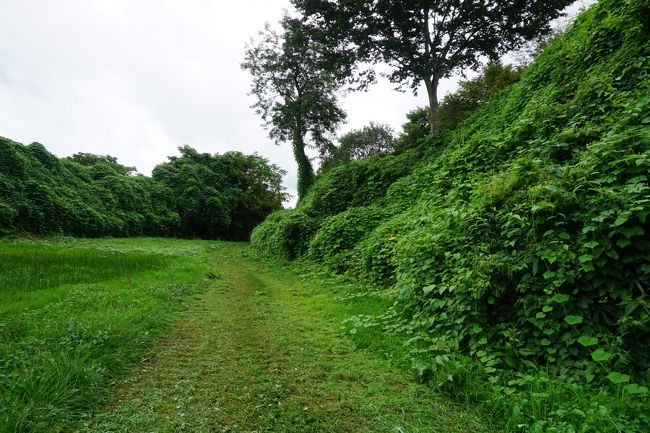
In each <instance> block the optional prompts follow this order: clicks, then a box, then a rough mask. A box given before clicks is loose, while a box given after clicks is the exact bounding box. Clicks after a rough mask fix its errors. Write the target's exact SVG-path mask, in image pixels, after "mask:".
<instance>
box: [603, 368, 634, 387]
mask: <svg viewBox="0 0 650 433" xmlns="http://www.w3.org/2000/svg"><path fill="white" fill-rule="evenodd" d="M607 379H608V380H609V381H610V382H612V383H614V384H616V385H620V384H621V383H627V382H629V381H630V376H628V375H627V374H623V373H619V372H618V371H613V372H611V373H609V374H608V375H607Z"/></svg>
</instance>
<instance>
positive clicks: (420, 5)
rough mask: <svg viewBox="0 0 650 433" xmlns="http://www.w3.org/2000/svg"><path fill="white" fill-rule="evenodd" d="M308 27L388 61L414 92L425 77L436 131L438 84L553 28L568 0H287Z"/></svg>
mask: <svg viewBox="0 0 650 433" xmlns="http://www.w3.org/2000/svg"><path fill="white" fill-rule="evenodd" d="M292 3H293V5H294V6H295V7H296V9H297V10H298V11H299V12H300V13H302V14H303V15H304V17H305V21H306V23H307V25H308V26H309V28H311V29H312V30H311V31H312V33H313V34H314V35H316V37H319V38H320V40H322V41H324V43H327V44H331V45H336V46H337V47H338V48H337V50H333V51H341V50H347V51H349V52H354V53H355V54H354V55H352V54H351V55H350V56H349V58H350V59H354V60H365V61H371V62H385V63H387V64H388V65H390V66H391V68H392V71H391V73H390V74H389V75H388V78H389V79H390V80H391V81H392V82H393V83H396V84H398V85H399V86H400V88H403V87H410V88H411V89H412V90H413V91H414V92H417V89H418V87H419V86H420V85H421V84H422V83H424V85H425V87H426V90H427V93H428V97H429V108H430V111H431V120H430V132H431V133H432V134H436V133H438V131H439V118H438V95H437V92H438V84H439V82H440V80H441V79H442V78H445V77H449V76H451V75H452V74H454V73H455V72H458V71H462V70H464V69H466V68H471V69H476V68H478V67H479V66H480V65H481V60H482V58H489V59H492V60H497V59H498V58H499V56H500V55H502V54H503V53H505V52H507V51H509V50H512V49H513V48H515V47H517V46H518V45H519V44H521V43H523V42H524V41H527V40H530V39H533V38H535V37H536V36H538V35H539V34H543V33H547V32H548V31H550V25H549V22H550V21H551V20H552V19H554V18H557V17H558V16H559V15H560V11H561V10H562V9H563V8H565V7H566V6H567V5H569V4H571V3H573V0H507V1H502V0H487V1H481V2H476V1H474V0H445V1H435V2H434V1H430V0H413V1H405V2H404V1H402V2H394V1H389V0H374V1H365V0H335V1H328V0H292Z"/></svg>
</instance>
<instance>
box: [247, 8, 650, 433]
mask: <svg viewBox="0 0 650 433" xmlns="http://www.w3.org/2000/svg"><path fill="white" fill-rule="evenodd" d="M649 36H650V1H648V0H624V1H621V0H616V1H615V0H602V1H600V3H599V4H597V5H595V6H593V7H591V8H590V9H588V10H587V11H586V12H584V13H583V14H582V15H581V16H580V17H579V18H578V19H577V21H576V23H575V24H574V25H573V26H572V27H571V28H570V29H569V30H568V31H567V32H566V33H564V34H563V35H561V36H559V37H558V38H556V39H555V40H554V41H553V42H552V43H551V44H550V45H549V46H548V47H547V48H546V49H545V50H544V51H543V52H542V53H541V54H540V55H539V56H538V57H537V59H536V60H535V61H534V63H533V64H532V65H531V66H530V67H528V68H527V69H526V70H525V71H524V72H523V74H522V78H521V80H520V81H519V82H518V83H516V84H514V85H512V86H510V87H509V88H507V89H506V90H505V91H503V92H501V93H500V94H499V96H498V97H497V98H495V99H494V100H493V101H492V102H491V103H490V104H489V105H488V106H487V107H485V108H483V109H481V110H480V111H478V112H476V113H475V114H474V115H473V116H472V117H470V118H469V119H468V120H466V121H465V122H463V123H462V124H461V125H460V126H459V127H458V128H456V129H455V130H454V131H452V132H450V133H446V134H443V135H442V136H439V137H434V138H428V139H424V140H423V141H422V142H421V143H420V145H419V146H418V147H417V148H416V149H411V150H408V151H406V152H403V153H401V154H395V155H389V156H379V157H374V158H370V159H367V160H362V161H353V162H351V163H349V164H346V165H343V166H340V167H337V168H336V169H333V170H331V171H329V172H327V173H326V174H325V175H323V176H321V177H320V178H319V179H318V181H317V183H316V184H315V185H314V187H313V188H312V190H311V191H310V193H309V195H308V196H307V197H306V198H305V199H304V200H302V201H301V202H300V203H299V205H298V207H297V209H295V210H290V211H282V212H281V213H276V214H272V215H271V216H270V217H269V218H268V219H267V221H266V222H265V223H264V224H263V225H261V226H260V227H258V228H257V229H255V231H254V232H253V235H252V239H251V241H252V246H253V247H254V248H255V249H256V250H257V251H258V252H260V253H262V254H266V255H272V256H284V257H286V258H289V259H293V258H297V257H303V258H306V259H308V260H311V261H315V262H319V263H323V264H324V265H326V266H328V267H329V268H331V269H332V270H334V271H337V272H343V273H347V274H348V275H351V276H353V277H355V278H358V279H359V280H361V281H362V282H364V283H366V284H365V285H366V287H371V288H372V289H369V291H370V292H372V291H373V290H375V291H381V293H383V294H386V293H388V294H389V296H391V297H392V299H394V301H395V304H394V306H393V308H392V309H391V310H390V311H387V312H386V314H385V315H383V316H378V317H365V318H361V319H360V321H361V322H363V323H364V324H365V325H367V326H368V327H372V326H381V327H383V329H385V330H387V331H394V332H396V333H399V334H405V335H407V336H409V337H410V338H411V339H410V345H409V347H410V349H411V350H412V361H413V365H414V367H415V369H416V371H417V372H418V374H419V375H420V377H421V378H422V380H426V381H429V382H431V383H432V385H434V386H435V387H437V388H438V389H441V390H443V391H445V392H447V393H449V394H451V395H453V396H454V397H456V398H458V399H460V400H463V401H474V402H480V403H481V404H483V405H485V407H486V410H487V411H489V412H491V413H493V414H494V413H496V414H501V415H497V417H498V416H502V415H503V418H504V419H505V421H504V422H505V423H506V424H507V426H506V427H507V429H508V431H540V432H541V431H549V432H550V431H566V432H569V431H603V432H606V431H607V432H609V431H648V429H650V416H649V415H648V414H649V413H650V404H649V403H648V389H647V386H648V381H650V299H649V298H648V293H650V240H649V239H650V238H649V235H648V232H649V230H650V223H649V221H648V215H649V214H650V188H649V185H648V181H649V179H648V173H649V172H650V75H649V73H650V38H649ZM558 378H559V379H558ZM478 383H484V386H478V385H477V384H478ZM486 390H489V391H486ZM496 401H499V402H500V403H496ZM503 402H505V403H503ZM602 407H606V408H605V409H602V410H601V408H602ZM518 425H521V426H522V427H517V426H518ZM521 429H523V430H521ZM527 429H528V430H527Z"/></svg>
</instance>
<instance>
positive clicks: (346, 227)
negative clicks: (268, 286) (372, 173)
mask: <svg viewBox="0 0 650 433" xmlns="http://www.w3.org/2000/svg"><path fill="white" fill-rule="evenodd" d="M385 216H386V211H385V210H383V209H381V208H378V207H357V208H350V209H348V210H346V211H345V212H341V213H340V214H338V215H335V216H332V217H329V218H327V219H326V220H325V221H324V222H323V224H322V225H321V227H320V229H319V230H318V232H317V233H316V235H315V236H314V238H313V239H312V240H311V243H310V244H309V257H310V258H311V259H312V260H315V261H317V262H321V263H326V264H327V265H328V266H330V267H331V268H333V269H336V270H339V271H343V270H346V269H348V268H349V267H350V265H351V262H352V261H353V260H354V256H351V255H350V252H351V251H352V249H353V248H354V246H355V245H356V244H357V243H358V242H359V241H361V240H362V238H363V237H364V236H367V235H368V233H370V232H371V231H372V229H374V228H375V227H376V226H377V225H379V223H381V221H382V220H383V219H384V218H385Z"/></svg>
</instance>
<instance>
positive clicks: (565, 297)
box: [551, 294, 569, 304]
mask: <svg viewBox="0 0 650 433" xmlns="http://www.w3.org/2000/svg"><path fill="white" fill-rule="evenodd" d="M551 299H552V300H553V302H556V303H558V304H563V303H564V302H567V301H568V300H569V295H560V294H557V295H555V296H553V297H552V298H551Z"/></svg>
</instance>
